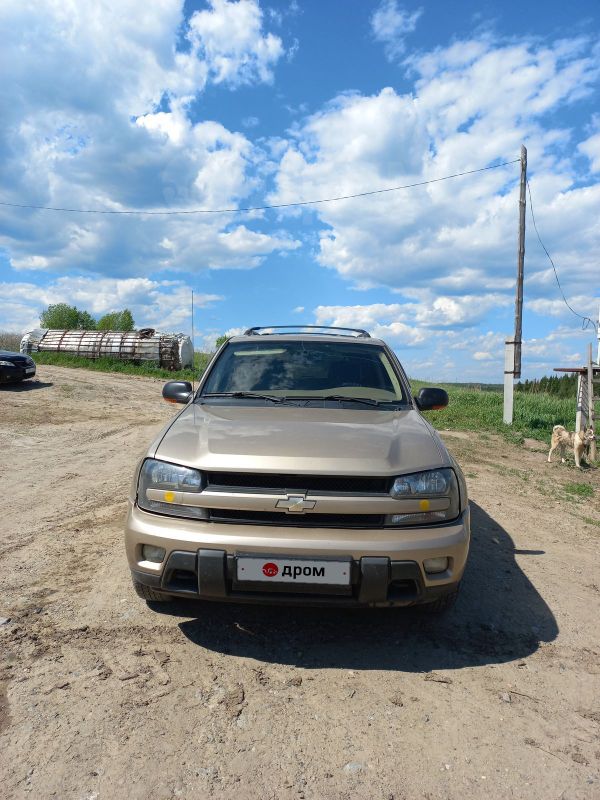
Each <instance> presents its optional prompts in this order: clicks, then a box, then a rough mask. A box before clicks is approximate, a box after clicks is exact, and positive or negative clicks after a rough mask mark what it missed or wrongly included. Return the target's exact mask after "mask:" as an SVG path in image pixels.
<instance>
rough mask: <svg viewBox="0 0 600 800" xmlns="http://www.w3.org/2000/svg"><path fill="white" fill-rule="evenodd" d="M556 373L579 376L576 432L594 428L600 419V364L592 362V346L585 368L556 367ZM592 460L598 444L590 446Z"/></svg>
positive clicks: (589, 348)
mask: <svg viewBox="0 0 600 800" xmlns="http://www.w3.org/2000/svg"><path fill="white" fill-rule="evenodd" d="M554 372H570V373H571V374H575V375H577V412H576V414H575V430H576V431H580V430H581V429H582V428H594V430H596V428H597V425H596V422H597V421H598V419H600V414H598V413H596V403H598V402H600V364H598V363H597V362H594V361H592V345H591V344H590V345H589V347H588V357H587V364H586V365H585V367H554ZM590 458H591V459H592V460H594V459H595V458H596V442H595V441H594V442H592V444H591V446H590Z"/></svg>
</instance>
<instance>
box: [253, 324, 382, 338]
mask: <svg viewBox="0 0 600 800" xmlns="http://www.w3.org/2000/svg"><path fill="white" fill-rule="evenodd" d="M307 328H310V329H311V330H306V329H307ZM280 330H287V331H288V332H289V333H309V334H313V335H316V336H318V335H319V331H350V332H351V333H355V334H356V335H357V338H359V339H370V338H371V334H370V333H369V332H368V331H364V330H363V329H362V328H338V327H334V326H333V325H257V326H255V327H254V328H248V330H246V331H244V336H269V334H270V333H271V332H272V331H280ZM260 331H265V333H261V332H260ZM346 335H347V334H344V333H332V334H331V336H346Z"/></svg>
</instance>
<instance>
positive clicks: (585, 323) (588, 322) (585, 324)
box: [527, 181, 597, 330]
mask: <svg viewBox="0 0 600 800" xmlns="http://www.w3.org/2000/svg"><path fill="white" fill-rule="evenodd" d="M527 191H528V192H529V208H530V210H531V219H532V221H533V227H534V229H535V232H536V234H537V238H538V241H539V243H540V244H541V245H542V248H543V250H544V253H546V255H547V256H548V260H549V261H550V263H551V264H552V269H553V270H554V277H555V278H556V283H557V284H558V288H559V289H560V293H561V295H562V299H563V300H564V303H565V305H566V307H567V308H568V309H569V311H570V312H571V313H572V314H575V316H576V317H579V319H581V320H583V322H582V324H581V327H582V330H586V328H590V327H592V328H594V330H597V325H596V323H595V322H594V320H593V319H591V318H590V317H585V316H584V315H583V314H579V313H578V312H577V311H575V309H574V308H572V307H571V306H570V305H569V301H568V300H567V298H566V297H565V293H564V292H563V288H562V286H561V285H560V281H559V280H558V272H557V271H556V267H555V265H554V261H553V260H552V256H551V255H550V253H549V252H548V250H547V248H546V245H545V244H544V243H543V241H542V237H541V236H540V232H539V231H538V227H537V225H536V222H535V214H534V213H533V200H532V199H531V186H530V185H529V181H527Z"/></svg>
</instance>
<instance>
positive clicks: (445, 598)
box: [420, 583, 460, 614]
mask: <svg viewBox="0 0 600 800" xmlns="http://www.w3.org/2000/svg"><path fill="white" fill-rule="evenodd" d="M459 590H460V583H458V584H457V585H456V587H455V588H454V589H453V590H452V591H451V592H448V594H443V595H441V596H440V597H438V598H436V599H435V600H434V601H433V602H432V603H423V605H422V606H420V609H421V610H422V611H424V612H425V613H426V614H444V613H446V611H449V610H450V609H451V608H452V606H453V605H454V603H456V598H457V597H458V592H459Z"/></svg>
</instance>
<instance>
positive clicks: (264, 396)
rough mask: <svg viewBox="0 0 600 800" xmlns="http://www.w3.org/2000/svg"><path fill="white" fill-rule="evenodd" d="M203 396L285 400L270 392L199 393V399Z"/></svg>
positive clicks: (276, 401) (277, 401)
mask: <svg viewBox="0 0 600 800" xmlns="http://www.w3.org/2000/svg"><path fill="white" fill-rule="evenodd" d="M205 397H233V398H234V399H245V398H247V397H255V398H256V399H257V400H270V401H271V402H272V403H283V401H284V400H285V397H275V396H274V395H272V394H257V393H256V392H207V393H206V394H201V395H200V397H199V399H200V400H203V399H204V398H205Z"/></svg>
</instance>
